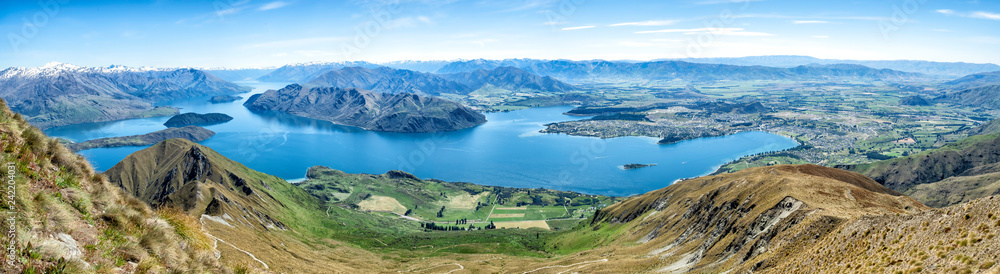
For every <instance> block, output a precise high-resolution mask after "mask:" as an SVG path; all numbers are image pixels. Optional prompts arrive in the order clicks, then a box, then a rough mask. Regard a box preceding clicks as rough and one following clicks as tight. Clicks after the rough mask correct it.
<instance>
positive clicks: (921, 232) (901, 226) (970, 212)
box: [756, 196, 1000, 273]
mask: <svg viewBox="0 0 1000 274" xmlns="http://www.w3.org/2000/svg"><path fill="white" fill-rule="evenodd" d="M998 232H1000V196H991V197H986V198H980V199H977V200H973V201H970V202H968V203H965V204H961V205H955V206H950V207H947V208H942V209H939V210H930V211H924V212H921V213H917V214H903V215H895V214H890V215H880V216H866V217H862V218H858V219H856V220H853V221H850V222H848V223H846V224H844V225H841V226H840V227H838V228H837V229H836V230H834V231H832V233H830V234H827V236H826V237H823V238H821V239H819V240H818V241H816V243H815V244H814V245H812V246H810V247H807V248H803V249H799V250H796V252H794V253H792V254H789V255H788V257H786V258H781V259H771V260H768V261H765V262H763V263H762V264H760V266H756V268H763V267H765V266H770V269H773V270H774V271H775V272H783V273H845V272H849V273H924V272H927V273H998V272H1000V252H997V250H1000V239H998V238H997V234H998ZM803 236H806V237H808V235H803Z"/></svg>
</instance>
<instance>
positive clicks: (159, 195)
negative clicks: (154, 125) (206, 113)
mask: <svg viewBox="0 0 1000 274" xmlns="http://www.w3.org/2000/svg"><path fill="white" fill-rule="evenodd" d="M104 174H105V175H106V176H107V177H108V178H109V180H110V181H111V183H112V184H115V185H118V186H120V187H121V188H122V189H124V190H125V191H126V192H128V193H130V194H132V195H135V196H136V197H138V198H139V199H140V200H142V201H143V202H146V203H148V204H150V205H153V206H155V207H165V208H173V209H177V210H182V211H184V212H185V213H187V214H189V215H191V216H194V217H196V218H198V220H199V221H200V222H201V224H202V225H203V226H204V227H205V230H206V232H207V233H208V235H209V237H211V238H212V239H213V240H214V241H215V244H216V245H217V246H218V248H219V250H220V251H221V260H222V261H223V263H225V264H227V265H233V266H239V267H245V268H248V269H256V270H260V271H271V272H283V273H329V272H330V271H331V269H333V272H337V273H339V272H343V273H358V272H359V271H362V270H384V269H385V268H386V267H388V266H390V265H391V264H389V263H387V262H384V261H383V259H379V258H377V257H374V255H373V254H372V253H371V252H370V251H367V250H363V249H360V248H357V247H352V246H348V245H345V244H344V243H342V242H338V241H336V240H332V239H328V238H324V237H322V236H320V235H317V234H322V233H317V232H316V230H318V229H332V228H330V227H328V226H327V225H326V223H324V222H332V221H334V220H333V219H332V218H330V216H329V215H325V214H330V211H328V209H327V208H323V207H322V206H321V205H320V203H319V201H318V200H317V199H316V198H315V197H313V196H312V195H309V194H308V193H306V192H305V190H303V189H302V188H299V187H297V186H294V185H292V184H289V183H288V182H286V181H285V180H283V179H281V178H278V177H275V176H272V175H268V174H264V173H261V172H258V171H255V170H252V169H250V168H247V167H246V166H244V165H242V164H240V163H238V162H235V161H233V160H230V159H228V158H226V157H225V156H222V155H221V154H219V153H217V152H215V151H214V150H212V149H211V148H208V147H205V146H202V145H199V144H196V143H193V142H191V141H188V140H185V139H170V140H166V141H163V142H160V143H157V144H155V145H153V146H151V147H149V148H146V149H143V150H140V151H137V152H135V153H133V154H131V155H129V156H128V157H126V158H125V159H123V160H122V161H121V162H119V163H118V164H116V165H115V166H113V167H111V168H110V169H108V170H107V171H106V172H105V173H104ZM324 213H325V214H324ZM338 221H342V220H338Z"/></svg>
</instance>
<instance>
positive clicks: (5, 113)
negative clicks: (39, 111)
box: [0, 100, 226, 273]
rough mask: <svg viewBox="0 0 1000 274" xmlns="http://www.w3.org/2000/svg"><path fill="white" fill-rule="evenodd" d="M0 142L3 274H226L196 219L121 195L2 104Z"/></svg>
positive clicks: (57, 144)
mask: <svg viewBox="0 0 1000 274" xmlns="http://www.w3.org/2000/svg"><path fill="white" fill-rule="evenodd" d="M0 141H2V142H0V148H2V151H0V161H2V162H3V165H4V168H3V169H4V174H5V176H4V189H5V192H4V197H3V201H4V202H3V203H2V206H0V207H2V210H3V211H4V212H16V214H15V215H7V214H5V218H8V217H14V218H15V222H13V223H8V222H7V221H6V219H5V221H4V237H12V238H13V241H7V240H5V241H2V242H3V250H4V251H7V250H8V249H11V250H14V251H15V252H14V253H13V254H9V255H10V257H8V256H7V255H8V254H7V253H6V252H5V254H4V256H3V257H4V258H5V261H3V264H2V265H3V266H2V268H3V269H4V270H6V271H7V273H13V272H25V273H43V272H45V273H59V272H64V273H88V272H98V273H115V272H136V271H139V272H184V273H201V272H222V273H225V272H226V270H225V269H222V267H221V266H220V265H219V263H218V262H217V257H216V256H214V255H213V251H214V249H213V248H212V247H211V245H210V242H209V240H208V238H207V237H206V236H205V235H204V234H202V233H201V232H200V231H201V226H200V225H199V224H198V222H197V221H196V220H195V219H193V218H191V217H189V216H187V215H185V214H181V213H177V212H173V211H168V210H156V211H154V210H152V209H150V208H149V207H148V206H146V205H145V204H144V203H142V202H141V201H139V200H137V199H135V198H132V197H131V196H129V195H127V194H125V193H122V191H120V190H119V189H118V188H117V187H115V186H113V185H111V184H109V183H108V181H107V179H106V178H104V177H103V176H100V175H99V174H96V173H95V172H94V170H93V169H91V167H90V165H89V164H88V163H87V161H86V160H84V159H83V157H81V156H79V155H75V154H73V153H72V152H70V151H69V150H68V149H66V148H65V147H63V146H62V145H60V144H59V142H57V141H56V140H55V139H50V138H47V137H45V136H44V135H43V134H42V133H41V131H39V130H38V129H36V128H34V127H32V126H30V125H29V124H28V123H27V122H26V121H25V120H24V119H23V118H22V117H21V116H20V115H17V114H14V113H13V112H11V111H10V110H9V109H8V108H7V106H6V104H5V102H3V101H2V100H0ZM9 172H10V173H9ZM8 174H12V177H7V175H8ZM10 187H13V189H14V191H15V195H14V196H13V197H11V196H7V193H8V192H6V191H7V190H10V189H11V188H10ZM11 199H12V200H11ZM11 226H12V227H14V228H15V229H14V231H13V233H10V232H8V230H7V228H9V227H11ZM8 233H10V234H8ZM10 258H13V261H7V260H8V259H10ZM8 263H10V264H8Z"/></svg>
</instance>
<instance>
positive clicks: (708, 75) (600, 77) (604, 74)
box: [438, 59, 931, 82]
mask: <svg viewBox="0 0 1000 274" xmlns="http://www.w3.org/2000/svg"><path fill="white" fill-rule="evenodd" d="M501 66H513V67H517V68H520V69H523V70H525V71H528V72H530V73H534V74H537V75H543V76H551V77H553V78H556V79H559V80H562V81H567V82H623V81H625V82H627V81H651V80H659V81H671V80H680V81H686V82H698V81H718V80H737V81H742V80H825V81H846V80H855V81H910V80H926V79H931V78H929V77H928V76H926V75H922V74H918V73H909V72H900V71H894V70H887V69H881V70H880V69H873V68H869V67H865V66H860V65H845V64H838V65H803V66H797V67H792V68H775V67H762V66H735V65H723V64H701V63H689V62H683V61H654V62H622V61H603V60H595V61H569V60H530V59H509V60H470V61H458V62H453V63H451V64H448V65H446V66H444V67H442V68H441V69H439V70H438V73H459V72H470V71H475V70H480V69H486V70H490V69H494V68H497V67H501Z"/></svg>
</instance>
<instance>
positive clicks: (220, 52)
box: [0, 0, 1000, 67]
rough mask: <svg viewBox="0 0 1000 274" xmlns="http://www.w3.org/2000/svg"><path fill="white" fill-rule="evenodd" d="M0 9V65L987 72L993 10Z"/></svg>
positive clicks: (423, 1)
mask: <svg viewBox="0 0 1000 274" xmlns="http://www.w3.org/2000/svg"><path fill="white" fill-rule="evenodd" d="M10 2H12V1H3V3H0V32H2V33H3V34H5V35H4V37H5V38H7V39H6V42H5V43H2V45H0V66H2V67H8V66H21V67H35V66H42V65H44V64H45V63H48V62H52V61H58V62H66V63H72V64H76V65H83V66H107V65H111V64H119V65H128V66H155V67H178V66H194V67H251V66H280V65H284V64H289V63H300V62H310V61H343V60H366V61H374V62H381V61H392V60H451V59H457V58H465V59H471V58H487V59H502V58H542V59H574V60H584V59H608V60H618V59H633V60H649V59H657V58H685V57H738V56H753V55H785V54H789V55H810V56H815V57H820V58H839V59H877V60H891V59H913V60H932V61H962V62H973V63H998V64H1000V1H992V2H991V1H985V0H980V1H934V0H895V1H818V0H817V1H813V0H809V1H803V0H792V1H785V0H756V1H742V0H679V1H622V0H617V1H598V0H520V1H518V0H512V1H486V0H473V1H455V0H398V1H394V0H371V1H360V0H354V1H303V0H280V1H273V0H265V1H257V0H219V1H76V0H42V1H37V2H36V1H17V2H16V3H10Z"/></svg>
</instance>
